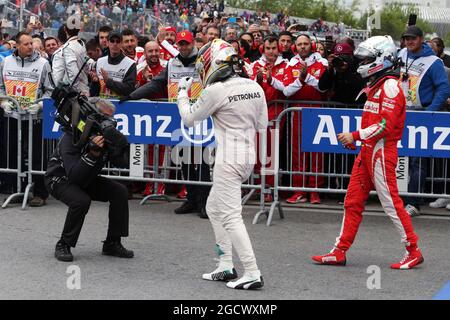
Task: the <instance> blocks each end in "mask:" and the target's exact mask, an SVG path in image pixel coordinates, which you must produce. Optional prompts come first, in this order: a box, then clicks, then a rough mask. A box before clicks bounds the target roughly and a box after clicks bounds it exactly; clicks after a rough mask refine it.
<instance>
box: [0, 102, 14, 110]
mask: <svg viewBox="0 0 450 320" xmlns="http://www.w3.org/2000/svg"><path fill="white" fill-rule="evenodd" d="M0 106H1V107H2V109H3V110H5V112H6V113H11V112H13V111H14V110H16V107H15V106H14V104H13V103H12V102H11V101H9V100H3V101H2V102H1V104H0Z"/></svg>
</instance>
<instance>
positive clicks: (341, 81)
mask: <svg viewBox="0 0 450 320" xmlns="http://www.w3.org/2000/svg"><path fill="white" fill-rule="evenodd" d="M364 87H365V81H364V80H363V79H362V78H361V76H360V75H359V73H357V72H355V71H348V72H345V73H335V71H334V70H330V69H328V70H326V71H325V72H324V74H323V75H322V77H321V78H320V80H319V89H320V90H322V91H325V90H331V96H330V100H331V101H337V102H342V103H364V102H365V97H366V96H365V95H361V96H360V98H359V99H358V101H355V99H356V98H357V96H358V94H359V93H360V92H361V90H362V89H363V88H364Z"/></svg>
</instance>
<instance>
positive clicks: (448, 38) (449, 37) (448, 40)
mask: <svg viewBox="0 0 450 320" xmlns="http://www.w3.org/2000/svg"><path fill="white" fill-rule="evenodd" d="M444 44H445V46H446V47H450V32H448V33H447V35H446V36H445V38H444Z"/></svg>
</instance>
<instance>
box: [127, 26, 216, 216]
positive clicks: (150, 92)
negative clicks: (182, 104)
mask: <svg viewBox="0 0 450 320" xmlns="http://www.w3.org/2000/svg"><path fill="white" fill-rule="evenodd" d="M176 42H177V45H178V49H179V50H180V53H179V54H178V55H177V56H176V57H175V58H172V59H170V60H169V62H168V64H167V68H166V69H165V70H164V71H163V72H161V73H160V74H159V75H158V76H157V77H155V78H153V80H152V81H151V82H149V83H147V84H145V85H143V86H142V87H140V88H138V89H136V90H135V91H134V92H132V93H131V94H130V95H128V96H126V97H123V98H122V99H120V101H125V100H139V99H144V98H146V99H152V98H153V97H154V96H155V95H157V94H159V93H160V92H167V95H168V97H169V101H172V102H173V101H176V99H177V95H178V82H179V81H180V79H181V78H182V77H184V76H186V75H189V76H190V77H193V78H194V84H193V86H192V88H191V99H193V100H195V99H197V98H198V97H199V96H200V93H201V91H202V85H201V83H200V78H199V75H198V73H197V71H196V70H195V60H196V58H197V53H198V50H197V48H195V46H194V43H193V42H194V36H193V35H192V33H191V32H189V31H188V30H184V31H181V32H179V33H178V34H177V41H176ZM184 149H186V148H184ZM192 149H194V151H195V152H197V151H202V148H198V147H195V148H192ZM188 150H190V148H188ZM202 154H203V152H202ZM189 158H190V159H194V157H189ZM201 159H202V164H201V165H197V164H186V163H184V162H183V164H182V170H183V176H184V178H185V179H187V180H191V179H192V180H194V181H210V173H209V166H208V165H207V164H205V163H204V159H203V156H202V155H201ZM188 173H189V174H188ZM209 190H210V187H207V186H194V185H188V186H187V201H186V202H185V203H183V205H182V206H181V207H180V208H177V209H175V213H177V214H184V213H192V212H198V213H199V214H200V217H202V218H207V217H208V216H207V215H206V209H205V205H206V200H207V198H208V194H209Z"/></svg>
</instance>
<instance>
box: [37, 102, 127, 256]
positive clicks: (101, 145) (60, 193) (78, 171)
mask: <svg viewBox="0 0 450 320" xmlns="http://www.w3.org/2000/svg"><path fill="white" fill-rule="evenodd" d="M96 108H97V109H98V111H99V112H100V113H101V114H103V115H105V116H107V117H111V116H112V115H113V113H114V111H115V107H114V105H113V104H112V103H111V102H109V101H107V100H102V99H98V100H97V102H96ZM63 130H64V134H63V136H62V137H61V138H60V140H59V142H58V146H57V148H56V149H55V151H54V153H53V155H52V157H51V159H50V161H49V163H48V167H47V168H48V169H47V172H46V173H45V184H46V187H47V189H48V191H49V192H50V194H51V195H52V196H53V197H55V198H56V199H58V200H60V201H62V202H63V203H65V204H66V205H67V206H68V207H69V210H68V212H67V216H66V221H65V224H64V229H63V232H62V235H61V239H60V240H59V241H58V242H57V244H56V248H55V257H56V259H58V260H60V261H73V255H72V253H71V251H70V248H71V247H75V246H76V243H77V241H78V237H79V235H80V232H81V228H82V226H83V222H84V217H85V216H86V214H87V212H88V211H89V207H90V204H91V201H92V200H96V201H102V202H106V201H109V203H110V206H109V225H108V233H107V237H106V240H105V241H104V243H103V251H102V254H103V255H109V256H115V257H120V258H132V257H133V256H134V254H133V251H131V250H127V249H125V248H124V247H123V246H122V244H121V237H127V236H128V215H129V213H128V199H127V196H128V193H127V189H126V187H125V186H124V185H122V184H120V183H118V182H116V181H113V180H110V179H107V178H104V177H100V176H99V174H100V172H101V170H102V168H103V165H104V164H105V163H106V162H107V161H111V163H113V164H117V163H118V162H123V161H124V159H121V158H116V157H114V156H111V155H110V152H109V149H108V151H107V149H106V143H105V138H104V137H103V136H100V135H97V136H94V137H92V138H91V140H90V141H89V142H88V143H87V144H85V145H83V146H81V147H77V146H76V145H74V143H73V139H74V136H73V133H72V130H71V129H70V127H66V128H65V129H63ZM115 153H116V152H115ZM119 154H120V153H119Z"/></svg>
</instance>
